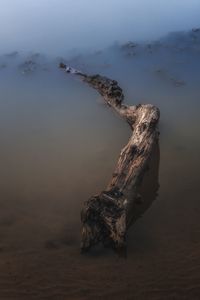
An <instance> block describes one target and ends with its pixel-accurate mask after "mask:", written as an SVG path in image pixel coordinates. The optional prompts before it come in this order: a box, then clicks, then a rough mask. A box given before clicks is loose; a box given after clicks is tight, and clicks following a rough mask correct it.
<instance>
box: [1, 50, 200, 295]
mask: <svg viewBox="0 0 200 300" xmlns="http://www.w3.org/2000/svg"><path fill="white" fill-rule="evenodd" d="M195 53H196V52H195ZM162 55H163V54H162V53H159V54H158V53H155V54H149V53H144V54H138V55H136V57H135V56H134V57H132V58H130V57H128V58H127V57H126V55H124V54H122V53H121V52H120V54H119V53H116V52H115V51H114V50H113V49H110V50H109V51H108V52H107V53H106V54H102V56H101V55H96V56H95V55H94V57H92V56H90V57H89V58H87V57H81V58H76V59H74V62H73V63H74V64H76V66H79V67H81V68H85V69H86V70H88V71H89V72H92V73H93V72H96V71H98V70H99V72H101V73H102V74H105V75H108V76H110V77H112V78H115V79H117V80H118V81H119V83H120V85H121V87H122V88H123V89H124V92H125V95H126V99H127V102H129V103H134V104H135V103H139V102H144V103H147V102H149V103H153V104H156V105H157V106H158V107H159V108H160V110H161V120H160V133H161V135H160V164H159V180H157V177H158V168H157V167H158V162H159V159H158V152H157V155H155V157H154V159H153V162H152V168H153V169H154V171H153V172H152V169H151V170H150V171H149V173H147V175H146V178H145V182H144V187H143V194H144V197H145V199H146V202H145V203H146V204H147V205H146V206H147V207H144V210H145V209H147V208H148V207H149V209H148V210H147V211H146V212H145V214H144V215H143V216H142V218H140V219H139V220H137V222H136V223H135V224H134V225H133V226H132V227H131V228H130V230H129V233H128V242H127V244H128V247H127V258H126V259H125V258H119V257H117V256H116V254H114V253H113V252H112V251H111V250H105V249H102V248H97V249H94V250H92V251H91V252H90V253H88V254H87V255H81V254H80V252H79V241H80V209H81V206H82V203H83V201H84V200H85V199H87V198H88V197H89V196H91V195H93V194H95V193H96V192H98V191H100V190H101V189H103V188H104V187H105V186H106V184H107V182H108V180H109V178H110V176H111V174H112V171H113V169H114V166H115V163H116V160H117V157H118V154H119V152H120V149H121V148H122V146H123V145H124V144H125V143H126V142H127V140H128V137H129V134H130V132H129V128H128V126H127V125H126V124H125V123H124V122H123V121H122V120H120V119H119V118H118V117H117V116H116V115H115V114H114V113H113V112H112V110H110V109H109V108H108V107H106V106H105V105H104V103H103V101H102V99H101V97H100V96H99V95H98V94H97V93H96V91H94V90H92V89H91V88H90V87H89V86H87V85H84V84H83V83H82V82H81V81H79V80H78V79H75V78H72V77H69V76H67V75H65V74H63V73H62V72H60V71H59V70H57V69H56V64H54V63H51V64H50V65H48V66H49V67H48V68H46V69H45V70H42V71H41V70H38V71H36V72H33V74H27V75H23V74H22V73H21V69H20V70H19V69H18V68H15V67H13V64H14V63H13V61H12V62H10V61H11V59H10V58H9V59H8V58H7V60H8V61H9V63H8V66H7V67H6V68H5V69H2V70H0V90H1V99H0V140H1V147H0V160H1V168H0V207H1V210H0V237H1V238H0V270H1V272H0V299H2V300H4V299H5V300H7V299H20V300H21V299H26V300H27V299H28V300H29V299H54V300H59V299H62V300H65V299H139V300H140V299H167V300H168V299H187V300H188V299H192V300H195V299H199V298H200V221H199V215H200V202H199V192H200V186H199V167H200V163H199V151H200V134H199V128H200V127H199V126H200V121H199V108H200V104H199V103H200V102H199V98H200V89H199V84H200V80H199V78H200V76H199V75H200V74H199V64H200V63H199V58H200V56H199V53H196V54H195V55H194V53H193V54H191V53H184V54H180V53H178V54H173V55H166V53H165V55H163V56H162ZM185 57H187V60H186V59H185ZM2 60H5V58H2ZM16 65H17V63H16ZM157 68H162V69H163V70H167V71H165V72H166V74H167V75H165V76H160V75H159V74H158V73H159V72H156V70H157ZM174 76H175V77H176V78H178V79H179V80H184V81H185V83H186V84H185V85H183V86H175V85H174V84H173V81H172V80H171V79H170V78H171V77H174ZM155 166H156V167H155ZM158 181H159V185H160V187H159V190H158V196H157V198H156V199H155V193H156V190H157V183H158ZM153 186H154V187H155V186H156V188H153V189H152V187H153ZM148 201H149V202H148ZM151 202H152V203H151ZM151 204H152V205H151ZM142 212H143V211H141V213H142Z"/></svg>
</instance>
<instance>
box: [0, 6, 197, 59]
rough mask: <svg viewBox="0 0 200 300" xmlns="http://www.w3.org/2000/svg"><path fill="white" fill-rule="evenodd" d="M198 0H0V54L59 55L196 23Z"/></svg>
mask: <svg viewBox="0 0 200 300" xmlns="http://www.w3.org/2000/svg"><path fill="white" fill-rule="evenodd" d="M199 19H200V1H199V0H190V1H189V0H176V1H175V0H168V1H161V0H142V1H141V0H123V1H122V0H101V1H100V0H41V1H37V0H0V20H1V21H0V22H1V23H0V24H1V26H0V37H1V43H0V52H1V53H2V52H5V51H12V50H19V51H24V50H25V51H26V50H27V51H39V52H40V51H41V52H44V53H50V54H54V55H55V54H56V55H60V54H63V53H65V52H66V51H67V50H71V49H74V48H78V49H79V50H80V49H82V48H84V49H98V48H104V47H106V46H109V45H110V44H112V43H113V42H115V41H119V42H124V41H127V40H137V41H141V40H153V39H157V38H159V37H160V36H162V35H165V34H166V33H168V32H169V31H179V30H187V29H190V28H192V27H196V26H198V25H199Z"/></svg>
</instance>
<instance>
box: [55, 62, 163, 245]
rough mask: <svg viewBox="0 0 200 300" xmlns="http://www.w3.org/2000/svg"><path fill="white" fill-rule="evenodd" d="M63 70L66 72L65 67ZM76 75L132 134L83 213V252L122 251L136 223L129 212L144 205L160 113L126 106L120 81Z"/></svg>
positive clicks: (139, 106)
mask: <svg viewBox="0 0 200 300" xmlns="http://www.w3.org/2000/svg"><path fill="white" fill-rule="evenodd" d="M60 67H61V68H65V69H66V66H65V65H64V64H62V63H61V64H60ZM72 70H73V72H72V73H73V74H76V72H74V69H72ZM77 74H78V75H79V76H82V78H83V80H84V81H85V82H87V83H88V84H89V85H90V86H92V87H93V88H95V89H96V90H97V91H98V92H99V93H100V94H101V95H102V96H103V98H104V100H105V102H106V103H107V104H108V105H109V106H111V107H112V108H113V109H114V110H115V111H116V112H117V113H118V114H119V115H120V116H121V117H122V118H124V119H125V120H126V121H127V122H128V124H129V125H130V127H131V130H132V135H131V137H130V139H129V141H128V143H127V145H126V146H125V147H124V148H123V149H122V151H121V153H120V156H119V160H118V162H117V166H116V168H115V171H114V173H113V175H112V178H111V180H110V182H109V184H108V186H107V187H106V189H105V190H104V191H102V192H101V193H100V194H98V195H95V196H92V197H91V198H90V199H88V200H87V201H85V202H84V208H83V210H82V213H81V221H82V243H81V249H82V251H87V250H89V249H90V248H91V246H93V245H96V244H98V243H99V242H102V243H103V244H104V245H105V246H112V247H113V248H115V249H121V248H124V246H125V243H126V232H127V227H128V226H129V224H130V223H131V222H132V221H134V220H133V214H132V213H130V211H133V210H134V207H136V206H137V207H138V205H140V204H138V203H141V205H142V199H141V194H140V187H141V184H142V179H143V177H144V174H145V172H146V170H147V169H148V167H149V163H150V160H151V156H152V152H153V149H155V145H157V144H158V137H159V132H158V130H157V124H158V120H159V115H160V113H159V109H158V108H157V107H155V106H153V105H151V104H143V105H141V104H139V105H136V106H128V105H125V104H123V103H122V102H123V99H124V95H123V92H122V89H121V88H120V87H119V86H118V83H117V81H115V80H111V79H109V78H107V77H103V76H100V75H94V76H89V75H86V74H84V73H81V72H80V71H78V73H77ZM136 204H137V205H136ZM139 211H140V209H139ZM136 215H137V214H136ZM136 215H135V219H136V218H137V216H136Z"/></svg>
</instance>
